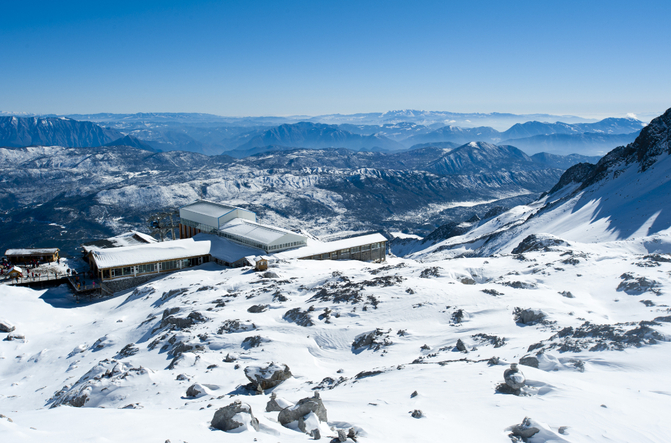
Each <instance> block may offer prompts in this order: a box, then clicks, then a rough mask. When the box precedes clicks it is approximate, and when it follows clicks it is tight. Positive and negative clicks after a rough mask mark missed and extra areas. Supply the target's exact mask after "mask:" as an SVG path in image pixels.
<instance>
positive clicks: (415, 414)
mask: <svg viewBox="0 0 671 443" xmlns="http://www.w3.org/2000/svg"><path fill="white" fill-rule="evenodd" d="M410 415H411V416H412V418H422V417H424V414H423V413H422V411H421V410H419V409H415V410H414V411H412V412H411V413H410Z"/></svg>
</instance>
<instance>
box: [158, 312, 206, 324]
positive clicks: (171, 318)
mask: <svg viewBox="0 0 671 443" xmlns="http://www.w3.org/2000/svg"><path fill="white" fill-rule="evenodd" d="M174 309H179V308H173V309H169V310H168V309H166V310H165V311H163V315H164V317H163V319H162V320H161V324H160V325H159V329H160V328H165V327H166V326H170V327H171V328H173V329H186V328H190V327H191V326H193V325H195V324H198V323H203V322H206V321H207V318H206V317H204V316H203V314H201V313H200V312H197V311H193V312H190V313H189V315H187V316H186V317H176V316H175V315H173V314H169V315H168V316H165V315H166V312H170V311H173V310H174Z"/></svg>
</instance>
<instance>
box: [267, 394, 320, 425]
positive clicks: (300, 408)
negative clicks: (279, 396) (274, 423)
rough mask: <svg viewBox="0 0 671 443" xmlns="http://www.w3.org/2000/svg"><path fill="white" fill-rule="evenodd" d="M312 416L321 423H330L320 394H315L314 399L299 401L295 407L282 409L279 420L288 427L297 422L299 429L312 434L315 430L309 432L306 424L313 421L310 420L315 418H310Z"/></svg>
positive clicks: (307, 398)
mask: <svg viewBox="0 0 671 443" xmlns="http://www.w3.org/2000/svg"><path fill="white" fill-rule="evenodd" d="M312 414H314V417H316V418H317V420H318V421H319V422H322V423H326V422H327V421H328V417H327V415H326V408H325V407H324V403H322V400H321V398H319V393H318V392H315V395H314V397H306V398H303V399H301V400H299V401H298V403H296V405H295V406H291V407H288V408H284V409H282V410H281V411H280V414H279V416H278V417H277V419H278V421H279V422H280V424H281V425H282V426H285V427H287V426H288V425H289V424H290V423H292V422H297V423H298V429H300V430H301V431H303V432H310V431H312V429H315V428H312V429H309V430H308V429H307V427H306V422H311V421H312V420H309V419H310V418H314V417H310V416H311V415H312ZM308 427H310V426H308Z"/></svg>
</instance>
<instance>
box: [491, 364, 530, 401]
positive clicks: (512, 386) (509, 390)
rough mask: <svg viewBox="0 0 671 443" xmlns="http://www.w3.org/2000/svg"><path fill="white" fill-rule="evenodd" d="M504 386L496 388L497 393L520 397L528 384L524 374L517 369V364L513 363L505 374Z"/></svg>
mask: <svg viewBox="0 0 671 443" xmlns="http://www.w3.org/2000/svg"><path fill="white" fill-rule="evenodd" d="M503 380H504V381H505V383H504V384H500V385H498V386H497V387H496V391H497V392H500V393H501V394H514V395H520V393H521V390H522V388H523V387H524V384H525V382H526V380H525V378H524V374H523V373H522V371H520V370H519V368H518V367H517V363H511V364H510V367H509V368H508V369H506V370H505V371H504V372H503Z"/></svg>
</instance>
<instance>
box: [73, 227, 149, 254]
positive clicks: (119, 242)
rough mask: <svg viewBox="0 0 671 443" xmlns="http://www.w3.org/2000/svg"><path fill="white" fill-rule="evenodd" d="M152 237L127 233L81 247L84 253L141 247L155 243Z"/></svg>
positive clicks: (132, 232)
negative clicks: (125, 247)
mask: <svg viewBox="0 0 671 443" xmlns="http://www.w3.org/2000/svg"><path fill="white" fill-rule="evenodd" d="M157 241H158V240H156V239H155V238H154V237H152V236H151V235H149V234H143V233H142V232H137V231H129V232H125V233H123V234H120V235H117V236H115V237H110V238H106V239H102V240H94V241H90V242H87V243H84V244H83V245H82V249H84V251H85V252H87V253H88V252H90V251H93V250H96V249H108V248H120V247H124V246H134V245H142V244H146V243H156V242H157Z"/></svg>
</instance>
